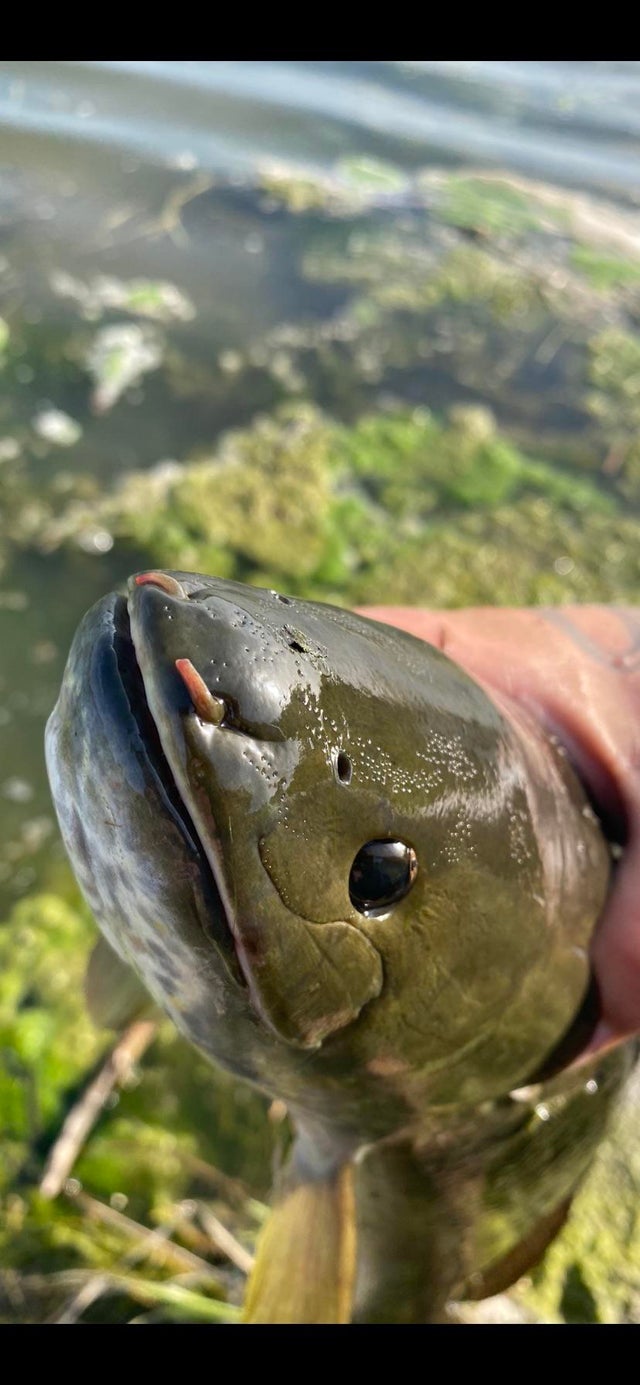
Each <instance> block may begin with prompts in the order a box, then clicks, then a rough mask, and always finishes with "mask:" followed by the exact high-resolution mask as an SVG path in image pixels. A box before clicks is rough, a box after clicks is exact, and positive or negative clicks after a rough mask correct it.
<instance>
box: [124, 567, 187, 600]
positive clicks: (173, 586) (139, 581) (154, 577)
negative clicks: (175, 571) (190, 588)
mask: <svg viewBox="0 0 640 1385" xmlns="http://www.w3.org/2000/svg"><path fill="white" fill-rule="evenodd" d="M133 580H134V583H135V585H136V587H145V586H149V587H160V589H161V591H163V592H166V593H167V596H177V597H180V598H181V599H182V600H183V601H185V600H186V597H187V593H186V591H185V589H184V587H183V586H182V583H181V582H178V580H177V578H175V577H171V576H170V575H169V573H168V572H139V573H138V575H137V577H134V579H133Z"/></svg>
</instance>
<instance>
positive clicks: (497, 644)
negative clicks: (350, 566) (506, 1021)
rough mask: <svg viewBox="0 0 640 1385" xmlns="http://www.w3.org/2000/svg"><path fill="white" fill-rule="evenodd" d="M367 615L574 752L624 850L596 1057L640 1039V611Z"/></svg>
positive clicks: (613, 895)
mask: <svg viewBox="0 0 640 1385" xmlns="http://www.w3.org/2000/svg"><path fill="white" fill-rule="evenodd" d="M360 614H361V615H364V616H368V617H369V618H370V619H372V620H381V621H384V622H385V623H386V624H388V625H395V626H398V627H399V628H400V629H402V630H407V631H409V633H410V634H412V635H416V636H418V637H419V638H421V639H424V640H428V641H429V643H430V644H434V645H436V647H437V648H438V649H441V650H442V651H443V652H444V653H446V654H447V655H448V656H449V658H451V659H453V660H454V661H455V662H456V663H458V664H461V665H462V667H463V668H465V669H466V671H467V672H468V673H469V674H471V676H472V677H473V678H475V679H476V680H477V682H479V683H481V684H483V686H484V687H485V689H486V691H487V692H488V694H489V695H491V692H492V691H493V692H497V693H498V694H500V695H501V696H504V695H506V696H507V697H508V698H510V699H512V700H513V701H514V702H516V703H519V704H520V706H522V707H524V708H526V709H527V711H528V712H529V713H531V714H533V716H534V717H535V718H536V719H537V721H538V722H539V723H541V724H542V726H543V727H544V729H545V730H546V731H547V732H549V733H552V734H554V735H555V736H557V737H558V739H559V740H560V741H561V742H562V744H563V745H564V746H565V748H566V751H567V754H568V756H569V759H570V761H571V763H572V764H573V767H574V769H575V770H576V772H577V774H578V776H579V777H580V779H581V780H582V782H583V784H584V785H585V788H586V789H587V792H588V793H589V795H590V797H591V800H592V803H593V805H594V807H595V809H596V812H597V813H598V815H599V816H600V818H601V819H602V821H603V824H604V826H605V829H606V831H607V835H608V836H609V837H610V838H611V839H612V840H614V841H617V842H619V843H620V844H621V845H622V846H623V847H624V851H623V855H622V859H621V860H620V862H619V864H618V866H617V868H616V871H615V875H614V879H613V884H612V889H611V892H610V895H609V899H608V901H607V904H606V907H605V910H604V913H603V916H602V918H601V919H600V921H599V923H598V926H597V928H596V931H595V934H594V937H593V940H592V944H591V960H592V965H593V969H594V973H595V977H596V981H597V983H598V988H599V993H600V1000H601V1018H600V1022H599V1024H598V1026H597V1028H596V1030H595V1032H594V1035H593V1037H592V1039H591V1042H590V1043H589V1046H588V1049H587V1050H586V1052H588V1053H589V1055H592V1054H593V1053H594V1052H596V1051H599V1050H603V1049H606V1048H609V1047H612V1046H613V1045H615V1044H616V1043H619V1042H621V1041H622V1039H623V1038H626V1037H628V1035H629V1034H631V1033H634V1032H635V1031H638V1030H640V609H636V608H634V607H629V606H560V607H553V608H539V609H532V610H511V609H504V608H500V607H476V608H471V609H468V610H461V611H432V610H425V609H422V608H415V609H414V608H413V607H407V606H368V607H361V608H360ZM583 1056H584V1055H583Z"/></svg>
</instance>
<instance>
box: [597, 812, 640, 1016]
mask: <svg viewBox="0 0 640 1385" xmlns="http://www.w3.org/2000/svg"><path fill="white" fill-rule="evenodd" d="M639 882H640V841H638V840H636V839H635V838H634V839H633V840H632V841H631V842H630V843H629V845H628V846H627V849H626V851H625V854H624V856H623V858H622V860H621V861H620V864H619V865H618V867H617V871H616V876H615V880H614V884H613V890H612V893H611V897H610V899H609V902H608V904H607V906H606V908H605V911H604V914H603V916H602V918H601V920H600V922H599V924H598V927H597V929H596V932H595V936H594V938H593V942H592V945H591V957H592V962H593V967H594V971H595V975H596V979H597V982H598V986H599V989H600V996H601V1002H602V1021H603V1024H604V1025H606V1026H607V1027H608V1028H609V1030H610V1031H611V1033H612V1034H614V1035H624V1034H632V1033H634V1032H635V1031H636V1030H638V1029H640V889H639Z"/></svg>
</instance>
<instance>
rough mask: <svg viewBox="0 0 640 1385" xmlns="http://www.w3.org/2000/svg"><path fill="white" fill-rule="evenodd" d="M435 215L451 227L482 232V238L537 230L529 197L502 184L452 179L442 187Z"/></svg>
mask: <svg viewBox="0 0 640 1385" xmlns="http://www.w3.org/2000/svg"><path fill="white" fill-rule="evenodd" d="M439 212H440V215H441V217H442V218H443V220H444V221H449V222H451V224H452V225H453V226H462V227H465V228H467V229H468V230H473V231H478V232H482V234H483V235H485V236H492V235H498V236H499V235H501V234H506V235H507V236H509V237H515V236H517V235H519V234H520V233H522V232H525V231H530V230H532V229H533V228H534V227H536V226H539V224H540V216H539V215H536V208H535V202H534V201H533V199H532V198H531V196H529V197H527V196H526V195H525V193H524V192H522V191H520V190H517V189H516V188H514V187H512V186H510V184H509V183H508V182H506V181H505V180H499V179H495V180H491V179H490V178H478V177H475V178H474V177H472V176H471V177H465V176H464V175H462V176H461V175H459V174H458V175H453V176H451V177H449V178H448V179H447V181H446V182H445V183H444V186H443V190H442V196H441V199H440V205H439Z"/></svg>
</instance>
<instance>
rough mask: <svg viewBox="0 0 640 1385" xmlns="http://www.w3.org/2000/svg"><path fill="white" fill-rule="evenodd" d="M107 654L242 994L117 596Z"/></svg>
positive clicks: (224, 925) (217, 899) (204, 857)
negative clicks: (110, 648)
mask: <svg viewBox="0 0 640 1385" xmlns="http://www.w3.org/2000/svg"><path fill="white" fill-rule="evenodd" d="M113 652H114V655H115V660H116V667H117V672H118V677H119V680H120V684H121V687H122V691H123V693H124V696H125V698H126V701H127V705H128V709H129V713H130V715H131V718H132V720H133V722H134V723H135V727H136V730H137V732H138V736H139V738H140V743H141V746H142V750H143V753H144V756H145V758H146V761H147V765H148V768H149V769H150V770H151V772H152V774H153V775H154V777H155V779H156V780H157V782H158V785H159V788H160V790H161V794H162V798H163V800H164V802H163V808H164V809H166V810H168V811H169V812H170V814H171V816H172V818H173V819H174V821H175V822H176V824H177V826H178V828H179V830H180V832H181V834H182V836H183V838H184V841H185V845H186V846H187V848H188V850H189V852H190V854H191V855H192V856H193V857H194V858H195V859H196V860H197V863H198V867H199V871H200V875H201V880H202V885H203V892H204V898H205V901H206V906H207V915H206V918H205V919H203V918H202V917H201V918H200V921H201V923H202V926H203V930H204V931H205V933H206V935H207V937H208V938H210V939H211V941H213V943H214V944H215V945H216V948H217V949H218V951H219V952H220V953H221V954H222V956H223V959H224V961H225V963H226V965H227V967H228V968H229V970H230V971H231V975H232V977H233V979H234V980H235V981H236V982H237V983H238V984H239V985H240V986H241V987H242V988H243V989H245V990H246V985H247V983H246V980H245V977H244V974H243V972H242V968H241V966H240V963H239V960H238V955H237V949H236V942H235V938H234V933H233V929H232V927H231V925H230V923H229V919H228V917H227V911H226V909H225V906H224V903H223V900H222V896H221V893H220V890H219V889H218V885H217V881H216V878H215V874H214V871H213V868H212V866H211V862H210V859H209V856H208V854H207V851H206V849H205V847H204V844H203V842H202V840H201V838H200V835H199V833H198V830H197V828H196V826H195V823H194V821H193V818H192V816H191V814H190V812H189V809H188V808H187V805H186V803H185V801H184V798H183V796H182V794H181V792H180V789H179V788H178V785H177V783H176V780H175V777H174V774H173V771H172V769H171V765H170V763H169V760H168V759H167V756H166V755H165V752H164V750H163V748H162V741H161V739H160V733H159V731H158V727H157V725H156V722H155V718H154V716H153V713H152V711H151V708H150V706H149V700H148V697H147V691H146V687H145V682H144V677H143V674H142V670H141V668H140V665H139V663H138V658H137V655H136V649H135V644H134V641H133V636H132V633H131V621H130V616H129V606H128V602H127V599H126V597H124V596H117V597H116V599H115V603H114V607H113Z"/></svg>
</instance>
